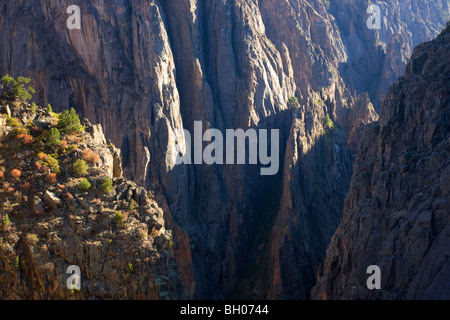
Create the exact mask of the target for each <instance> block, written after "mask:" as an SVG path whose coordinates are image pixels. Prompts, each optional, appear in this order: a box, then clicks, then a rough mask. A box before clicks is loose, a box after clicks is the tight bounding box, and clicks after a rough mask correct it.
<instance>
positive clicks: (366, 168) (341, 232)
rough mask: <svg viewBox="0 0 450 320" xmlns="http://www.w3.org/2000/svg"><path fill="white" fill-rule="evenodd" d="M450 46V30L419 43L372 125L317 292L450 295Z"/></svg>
mask: <svg viewBox="0 0 450 320" xmlns="http://www.w3.org/2000/svg"><path fill="white" fill-rule="evenodd" d="M449 49H450V28H447V31H445V32H443V33H442V34H441V35H440V36H439V37H438V38H437V39H436V40H434V41H431V42H428V43H424V44H422V45H420V46H419V47H417V48H416V50H415V51H414V53H413V55H412V58H411V61H410V62H409V64H408V65H407V67H406V73H405V75H404V76H403V77H402V78H400V79H399V80H398V82H397V83H396V84H395V85H394V86H393V87H392V88H391V89H390V90H389V93H388V96H387V99H386V101H385V103H384V104H383V108H382V111H381V116H380V120H379V122H376V123H373V124H370V125H369V126H368V127H367V129H366V130H365V132H364V135H363V137H362V139H361V143H360V146H359V150H358V155H357V159H356V163H355V166H354V175H353V178H352V181H351V186H350V190H349V193H348V196H347V198H346V200H345V205H344V213H343V220H342V223H341V225H340V226H339V228H338V230H337V232H336V234H335V235H334V236H333V239H332V242H331V245H330V246H329V248H328V249H327V255H326V259H325V262H324V265H323V267H322V268H321V269H320V270H319V273H318V285H317V286H316V287H315V288H314V290H313V294H312V296H313V297H314V298H321V299H449V298H450V290H449V288H450V282H449V279H450V273H449V270H450V265H449V263H450V262H449V250H448V248H449V246H450V226H449V223H448V221H449V220H448V217H449V216H448V215H449V212H450V204H449V203H450V202H449V191H450V190H449V186H450V127H449V123H450V100H449V94H450V88H449V83H450V68H449V62H450V56H449V54H448V52H449ZM370 265H378V266H379V267H380V268H381V290H372V291H371V290H368V288H367V286H366V279H367V278H368V277H369V275H367V274H366V270H367V268H368V267H369V266H370Z"/></svg>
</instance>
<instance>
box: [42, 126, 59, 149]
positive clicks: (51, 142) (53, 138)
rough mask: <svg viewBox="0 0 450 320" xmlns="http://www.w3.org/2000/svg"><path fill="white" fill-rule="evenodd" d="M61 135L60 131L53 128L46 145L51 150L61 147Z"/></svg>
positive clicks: (48, 134)
mask: <svg viewBox="0 0 450 320" xmlns="http://www.w3.org/2000/svg"><path fill="white" fill-rule="evenodd" d="M60 138H61V134H60V132H59V130H58V129H56V128H51V129H50V131H49V132H48V133H47V139H46V145H47V146H48V147H50V148H54V147H57V146H59V145H61V139H60Z"/></svg>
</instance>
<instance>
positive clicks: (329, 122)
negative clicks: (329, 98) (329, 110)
mask: <svg viewBox="0 0 450 320" xmlns="http://www.w3.org/2000/svg"><path fill="white" fill-rule="evenodd" d="M324 127H325V129H334V128H335V124H334V122H333V121H332V120H331V118H330V116H329V115H327V116H326V117H325V124H324Z"/></svg>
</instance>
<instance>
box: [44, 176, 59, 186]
mask: <svg viewBox="0 0 450 320" xmlns="http://www.w3.org/2000/svg"><path fill="white" fill-rule="evenodd" d="M56 178H57V175H56V173H49V174H47V176H46V177H45V180H47V182H48V183H52V184H53V183H56Z"/></svg>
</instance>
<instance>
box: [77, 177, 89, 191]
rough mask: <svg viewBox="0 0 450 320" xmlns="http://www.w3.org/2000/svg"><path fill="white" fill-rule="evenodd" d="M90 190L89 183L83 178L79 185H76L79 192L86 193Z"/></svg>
mask: <svg viewBox="0 0 450 320" xmlns="http://www.w3.org/2000/svg"><path fill="white" fill-rule="evenodd" d="M90 188H91V184H90V183H89V181H87V180H86V179H85V178H83V179H82V180H81V181H80V182H79V183H78V189H79V190H80V191H88V190H89V189H90Z"/></svg>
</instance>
